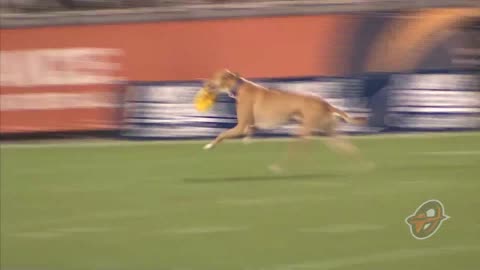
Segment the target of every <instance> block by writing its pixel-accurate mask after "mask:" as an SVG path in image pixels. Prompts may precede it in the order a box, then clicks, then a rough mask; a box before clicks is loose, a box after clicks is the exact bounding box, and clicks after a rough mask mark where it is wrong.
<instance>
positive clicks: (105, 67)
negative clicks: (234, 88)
mask: <svg viewBox="0 0 480 270" xmlns="http://www.w3.org/2000/svg"><path fill="white" fill-rule="evenodd" d="M97 17H98V16H97ZM100 17H101V16H100ZM3 27H4V24H2V28H0V34H1V37H2V38H1V41H2V42H1V48H0V135H4V134H9V135H10V134H14V136H15V135H16V134H19V133H23V134H25V133H56V132H81V131H105V130H108V131H110V130H113V131H115V130H118V129H121V128H122V126H123V122H122V118H121V117H119V114H120V113H121V110H120V109H121V106H122V103H121V101H120V99H121V98H122V93H123V91H122V90H121V88H120V87H119V86H123V85H122V84H123V83H122V82H125V81H133V82H142V81H143V82H159V81H160V82H165V85H168V86H169V87H174V88H175V89H177V90H178V91H177V92H175V93H176V95H179V96H180V95H184V94H185V95H189V94H188V93H190V92H189V91H190V90H188V89H187V88H186V89H180V88H181V87H177V86H179V85H181V83H180V84H176V83H170V82H172V81H182V82H190V83H192V81H194V80H197V79H199V78H206V77H208V76H210V75H211V73H212V72H213V71H214V70H218V69H220V68H229V69H231V70H234V71H236V72H239V73H240V74H242V75H243V76H245V77H247V78H279V79H278V80H273V81H270V82H269V83H272V84H274V83H277V84H280V85H281V86H284V87H286V88H291V87H293V88H295V87H300V86H298V85H300V84H303V85H312V84H320V83H321V81H323V80H327V81H328V80H334V82H335V83H336V84H340V85H344V84H347V85H348V84H350V83H351V84H355V85H356V84H359V85H363V86H361V87H365V86H364V84H369V83H370V81H369V80H366V79H365V78H363V77H361V76H356V74H369V73H371V72H389V73H392V72H400V71H401V72H405V71H412V72H413V71H421V70H437V71H438V70H450V71H454V70H460V69H462V70H464V69H474V68H477V69H478V66H479V61H478V52H479V47H478V42H477V38H476V37H478V33H479V30H480V9H474V8H438V9H422V10H408V11H389V12H385V13H383V12H380V13H375V12H372V13H368V12H367V13H337V14H334V13H332V14H314V15H309V16H301V15H288V14H284V15H280V16H264V17H241V18H230V17H225V18H221V19H215V20H213V19H205V20H183V21H149V22H139V23H128V22H117V23H112V24H105V25H99V24H85V25H68V26H58V25H57V26H48V27H47V26H43V27H33V26H29V27H24V28H22V27H19V28H15V27H13V28H3ZM250 40H255V42H249V41H250ZM312 76H319V77H315V78H314V77H312ZM295 80H297V81H295ZM309 80H310V81H311V82H310V81H309ZM347 81H348V83H347ZM186 84H187V85H188V84H189V83H186ZM327 84H328V83H327ZM342 87H343V86H341V87H340V86H338V88H339V89H340V88H342ZM137 88H138V87H137ZM137 88H135V89H137ZM311 88H315V87H314V86H308V89H307V90H309V89H311ZM169 89H170V88H169ZM139 91H140V92H141V90H139ZM315 91H316V90H315ZM342 91H347V90H342ZM348 91H353V92H354V90H348ZM369 91H370V90H369ZM331 94H332V95H335V94H334V93H331ZM365 99H367V100H368V102H370V101H371V100H370V99H369V96H368V95H367V97H363V99H362V97H360V96H358V97H357V99H356V100H354V101H348V102H354V103H353V104H354V106H353V107H354V108H357V109H364V107H362V106H364V105H362V104H360V102H364V101H365ZM371 99H372V100H375V98H371ZM342 102H343V101H342ZM355 102H358V103H355ZM348 105H349V106H352V104H351V103H350V104H348ZM346 107H348V106H346ZM361 112H363V111H361ZM167 117H168V116H167ZM392 117H393V116H392ZM395 117H396V116H395ZM395 117H393V118H390V120H389V121H394V118H395ZM392 119H393V120H392ZM402 119H404V117H403V118H402ZM395 121H396V120H395ZM404 121H406V120H404ZM392 125H393V124H392ZM402 125H403V124H402ZM345 128H351V129H356V128H354V127H345ZM379 128H382V127H381V126H380V127H379ZM389 128H392V127H391V125H389ZM356 131H358V130H356ZM358 132H364V131H363V130H362V131H358Z"/></svg>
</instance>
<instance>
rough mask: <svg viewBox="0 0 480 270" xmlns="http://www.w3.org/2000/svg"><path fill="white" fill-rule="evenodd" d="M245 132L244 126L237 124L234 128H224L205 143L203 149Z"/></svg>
mask: <svg viewBox="0 0 480 270" xmlns="http://www.w3.org/2000/svg"><path fill="white" fill-rule="evenodd" d="M244 134H245V127H243V126H240V125H237V126H235V127H234V128H231V129H229V130H226V131H224V132H222V133H220V135H218V136H217V138H215V140H213V141H212V142H211V143H209V144H207V145H205V146H204V147H203V149H205V150H208V149H211V148H213V147H214V146H215V145H217V144H219V143H221V142H222V141H223V140H225V139H229V138H235V137H240V136H242V135H244Z"/></svg>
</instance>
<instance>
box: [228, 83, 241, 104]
mask: <svg viewBox="0 0 480 270" xmlns="http://www.w3.org/2000/svg"><path fill="white" fill-rule="evenodd" d="M243 82H244V81H243V79H242V78H238V79H237V80H236V81H235V84H234V85H233V87H232V88H230V90H228V95H229V96H230V97H231V98H234V99H237V95H238V89H239V88H240V86H242V84H243Z"/></svg>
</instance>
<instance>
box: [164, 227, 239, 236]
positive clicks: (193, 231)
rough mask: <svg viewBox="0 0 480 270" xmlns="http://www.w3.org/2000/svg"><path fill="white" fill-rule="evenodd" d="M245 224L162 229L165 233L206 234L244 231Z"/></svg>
mask: <svg viewBox="0 0 480 270" xmlns="http://www.w3.org/2000/svg"><path fill="white" fill-rule="evenodd" d="M246 230H248V227H246V226H208V227H189V228H175V229H169V230H163V231H161V232H162V233H165V234H176V235H178V234H189V235H190V234H207V233H222V232H238V231H246Z"/></svg>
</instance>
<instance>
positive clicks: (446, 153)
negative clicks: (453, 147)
mask: <svg viewBox="0 0 480 270" xmlns="http://www.w3.org/2000/svg"><path fill="white" fill-rule="evenodd" d="M421 154H424V155H436V156H463V155H480V150H468V151H436V152H422V153H421Z"/></svg>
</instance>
